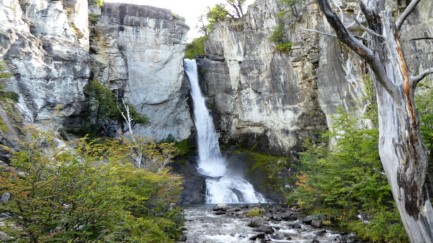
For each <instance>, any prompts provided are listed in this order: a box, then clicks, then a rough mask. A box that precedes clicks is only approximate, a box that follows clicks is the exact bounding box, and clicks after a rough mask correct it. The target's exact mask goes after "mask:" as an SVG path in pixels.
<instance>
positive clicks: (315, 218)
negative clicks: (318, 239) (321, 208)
mask: <svg viewBox="0 0 433 243" xmlns="http://www.w3.org/2000/svg"><path fill="white" fill-rule="evenodd" d="M313 220H318V217H317V216H313V215H310V216H307V217H305V218H304V219H302V223H304V224H308V225H311V222H313Z"/></svg>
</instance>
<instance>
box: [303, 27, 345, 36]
mask: <svg viewBox="0 0 433 243" xmlns="http://www.w3.org/2000/svg"><path fill="white" fill-rule="evenodd" d="M299 29H300V30H303V31H308V32H314V33H319V34H321V35H327V36H331V37H334V38H337V36H336V35H333V34H329V33H325V32H322V31H318V30H312V29H306V28H302V27H299Z"/></svg>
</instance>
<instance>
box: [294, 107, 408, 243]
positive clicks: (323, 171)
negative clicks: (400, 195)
mask: <svg viewBox="0 0 433 243" xmlns="http://www.w3.org/2000/svg"><path fill="white" fill-rule="evenodd" d="M361 119H362V118H360V117H356V116H355V114H353V113H340V114H339V117H338V118H337V119H336V121H335V124H334V129H335V131H329V132H327V133H325V135H324V138H328V139H329V140H330V141H332V150H330V149H329V148H328V145H327V144H326V143H322V144H314V143H311V142H307V143H306V144H305V147H306V151H305V152H302V153H301V158H300V159H301V166H300V169H299V174H298V181H297V188H296V189H295V190H294V192H293V193H292V194H291V195H290V197H289V200H290V201H292V202H296V203H298V204H299V205H300V206H302V207H303V208H305V209H307V210H309V211H312V212H315V213H324V214H330V215H333V216H335V218H336V223H337V224H339V225H340V226H344V227H349V229H350V230H353V231H355V232H356V233H358V234H359V236H361V237H364V238H366V239H368V240H370V241H374V242H382V241H384V240H385V241H387V242H388V241H390V242H391V240H392V241H394V242H402V241H407V236H406V235H405V230H404V228H403V226H402V224H401V222H400V220H399V217H398V212H397V209H396V208H395V206H394V201H393V198H392V195H391V191H390V188H389V185H388V182H387V179H386V176H385V175H384V173H383V172H381V170H382V165H381V162H380V159H379V154H378V146H377V141H378V130H377V129H376V128H369V127H364V126H363V125H362V124H361V122H360V120H361ZM360 213H362V214H363V215H366V220H367V221H368V222H367V221H365V222H363V221H361V220H359V219H358V214H360Z"/></svg>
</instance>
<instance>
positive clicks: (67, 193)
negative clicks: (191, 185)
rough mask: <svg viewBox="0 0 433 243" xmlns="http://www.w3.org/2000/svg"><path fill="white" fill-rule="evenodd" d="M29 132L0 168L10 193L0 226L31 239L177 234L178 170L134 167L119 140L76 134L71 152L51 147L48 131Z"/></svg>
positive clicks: (162, 238) (170, 238) (165, 237)
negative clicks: (78, 137)
mask: <svg viewBox="0 0 433 243" xmlns="http://www.w3.org/2000/svg"><path fill="white" fill-rule="evenodd" d="M28 134H29V135H28V137H27V140H26V141H25V142H23V144H22V148H23V149H22V150H21V152H18V153H15V154H14V156H13V158H12V166H13V168H4V167H1V168H0V194H1V193H4V192H9V193H11V195H12V197H11V199H10V200H9V201H7V202H6V203H2V204H0V212H2V213H7V214H8V215H10V217H9V219H8V220H9V222H7V224H6V225H5V226H3V227H1V228H0V230H2V231H3V230H5V231H7V232H8V233H11V234H12V235H14V236H15V237H17V238H18V239H19V240H22V241H30V242H48V241H50V242H96V241H97V242H99V241H100V242H105V241H107V242H133V241H136V242H143V241H146V242H174V240H175V239H177V237H178V235H179V229H180V227H181V226H182V222H183V217H182V213H181V210H179V208H177V207H175V206H173V205H175V204H176V203H177V202H178V199H179V194H180V191H181V178H180V177H179V176H175V175H172V174H170V173H168V172H167V171H166V170H164V171H162V172H160V173H154V172H151V171H148V170H145V169H140V168H135V167H134V165H133V163H131V162H130V148H129V147H128V146H127V145H125V144H123V143H120V142H119V141H118V140H105V142H104V143H100V142H93V141H92V142H88V141H86V139H81V140H80V141H78V142H77V143H76V144H75V145H74V146H75V148H76V150H75V151H70V150H66V149H60V150H59V149H56V148H55V146H54V144H55V142H54V139H53V137H51V136H50V135H49V134H48V133H40V132H34V131H33V132H30V133H28ZM156 153H157V152H156ZM9 225H12V226H11V227H9ZM5 228H6V229H5ZM13 233H14V234H13Z"/></svg>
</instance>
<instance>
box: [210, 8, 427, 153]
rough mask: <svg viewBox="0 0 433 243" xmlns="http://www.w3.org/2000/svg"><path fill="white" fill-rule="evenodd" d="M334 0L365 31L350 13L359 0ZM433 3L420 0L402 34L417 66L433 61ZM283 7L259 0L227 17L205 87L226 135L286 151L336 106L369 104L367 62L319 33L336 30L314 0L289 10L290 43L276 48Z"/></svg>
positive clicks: (218, 30)
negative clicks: (273, 36)
mask: <svg viewBox="0 0 433 243" xmlns="http://www.w3.org/2000/svg"><path fill="white" fill-rule="evenodd" d="M336 3H337V4H338V3H339V4H340V9H341V14H342V16H343V18H344V22H345V24H346V25H347V26H351V27H350V29H351V31H353V32H354V33H357V32H358V33H360V29H359V28H358V27H357V26H356V24H355V25H353V24H352V22H353V20H352V17H350V16H352V15H353V13H357V11H359V10H358V9H359V5H358V1H352V0H351V1H336ZM388 4H389V5H390V6H391V7H396V6H395V4H394V3H393V2H392V1H389V3H388ZM432 5H433V3H432V2H431V1H422V3H421V4H420V5H419V7H418V10H417V11H416V13H415V14H414V15H413V16H411V18H410V19H409V21H408V23H409V25H408V26H406V29H405V31H404V32H403V33H402V40H403V41H402V43H403V46H404V49H405V52H406V54H407V57H408V63H409V66H410V67H411V69H412V70H413V71H414V72H416V71H417V70H419V69H420V68H422V67H424V68H426V67H431V66H433V63H432V62H433V57H432V55H433V46H432V44H433V42H432V41H431V39H430V40H426V39H423V40H421V39H420V38H421V37H426V36H430V37H432V36H433V35H432V28H433V27H432V26H433V25H432V14H433V11H432V8H433V7H432ZM282 9H283V8H282V6H280V5H279V1H278V0H257V1H256V3H255V4H254V5H252V6H251V7H250V8H249V11H248V14H247V15H246V16H244V18H243V19H242V20H238V21H228V22H225V23H222V24H221V25H218V26H216V27H215V29H214V31H213V32H212V33H211V34H210V36H209V40H208V41H207V43H206V54H207V58H205V59H204V60H203V61H202V71H203V72H204V75H203V82H204V84H203V87H204V91H205V92H206V94H207V96H208V102H209V107H211V108H212V110H213V111H214V113H215V117H216V120H217V127H218V128H219V130H220V135H221V140H222V141H223V142H229V141H232V142H233V141H236V142H239V143H241V144H243V145H244V146H246V147H249V148H262V150H267V149H270V150H271V151H274V152H288V151H291V150H293V149H296V145H299V144H300V143H301V142H302V141H301V140H302V138H303V137H305V136H312V135H313V136H314V135H315V134H317V133H320V132H321V131H324V130H326V129H329V128H332V124H333V117H334V116H335V115H336V113H337V110H338V108H340V107H341V108H343V109H345V110H349V109H355V111H357V113H358V114H362V113H363V112H364V111H365V109H366V107H367V105H368V101H366V100H365V99H364V98H363V97H365V93H366V91H365V81H364V80H365V78H366V76H365V74H366V73H367V72H368V68H367V66H366V65H365V63H364V62H363V61H362V60H360V58H358V57H357V56H356V55H355V54H354V53H353V52H351V51H350V50H348V49H347V48H346V47H345V46H344V45H342V44H341V43H340V42H339V41H338V40H337V39H336V38H335V37H332V36H329V35H324V34H319V33H317V32H314V30H318V31H320V32H322V33H329V34H333V31H332V30H331V28H330V27H329V25H328V24H327V22H326V19H325V18H324V17H323V15H322V14H321V13H320V10H319V9H318V6H317V5H316V4H315V3H314V2H313V1H307V4H306V5H304V6H298V8H297V9H298V14H297V15H288V16H287V15H286V17H285V18H284V24H285V29H286V35H287V36H288V37H289V39H290V41H291V42H292V43H293V44H292V49H291V51H290V52H289V53H280V52H277V51H275V48H274V47H275V44H273V43H272V42H271V41H270V40H269V37H270V36H271V34H272V31H273V30H274V29H275V27H276V26H277V13H278V12H280V11H281V10H282ZM286 9H287V8H286ZM396 14H397V13H396ZM290 16H291V17H290ZM312 30H313V31H312ZM414 37H415V38H416V40H414Z"/></svg>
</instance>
